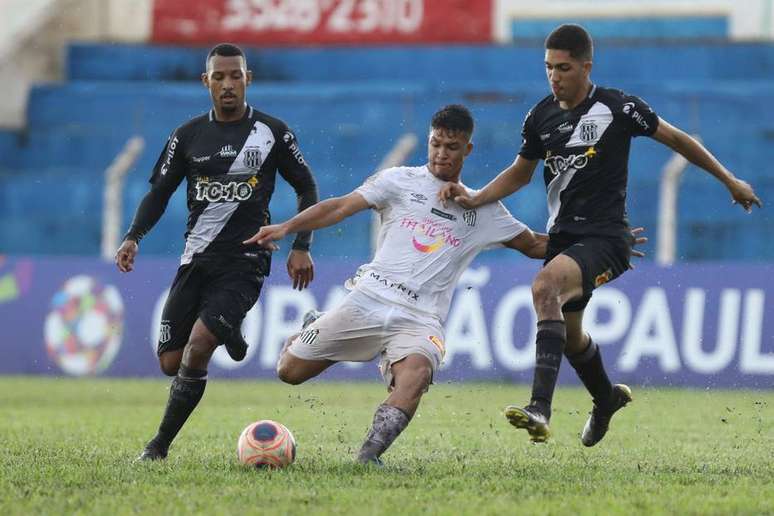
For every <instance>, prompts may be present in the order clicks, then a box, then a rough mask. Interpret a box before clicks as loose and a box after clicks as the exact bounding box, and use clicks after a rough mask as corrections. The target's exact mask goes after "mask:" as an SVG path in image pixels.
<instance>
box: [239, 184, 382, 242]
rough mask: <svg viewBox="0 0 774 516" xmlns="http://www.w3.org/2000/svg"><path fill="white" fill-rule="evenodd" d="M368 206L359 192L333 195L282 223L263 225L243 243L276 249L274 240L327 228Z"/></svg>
mask: <svg viewBox="0 0 774 516" xmlns="http://www.w3.org/2000/svg"><path fill="white" fill-rule="evenodd" d="M367 208H369V205H368V203H367V202H366V200H365V199H364V198H363V196H362V195H360V194H359V193H357V192H352V193H349V194H347V195H344V196H342V197H333V198H331V199H326V200H324V201H322V202H318V203H317V204H315V205H314V206H312V207H310V208H307V209H305V210H304V211H302V212H301V213H299V214H298V215H296V216H295V217H293V218H292V219H290V220H288V221H286V222H283V223H282V224H273V225H271V226H264V227H262V228H261V229H260V231H258V233H256V234H255V235H253V236H252V237H251V238H249V239H247V240H245V241H244V242H243V243H244V244H258V245H260V246H263V247H267V248H270V249H273V250H276V249H278V247H277V245H276V244H274V243H273V242H274V241H276V240H282V239H283V238H284V237H285V235H287V234H289V233H298V232H299V231H312V230H315V229H320V228H327V227H328V226H333V225H334V224H337V223H339V222H341V221H342V220H344V219H346V218H347V217H349V216H351V215H354V214H355V213H357V212H359V211H362V210H365V209H367Z"/></svg>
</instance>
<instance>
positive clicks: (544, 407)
mask: <svg viewBox="0 0 774 516" xmlns="http://www.w3.org/2000/svg"><path fill="white" fill-rule="evenodd" d="M537 327H538V332H537V344H536V346H535V376H534V378H533V380H532V400H531V402H530V404H531V405H533V406H535V407H537V408H538V409H539V410H540V411H541V412H542V413H543V415H544V416H546V419H550V418H551V401H552V400H553V398H554V388H555V387H556V380H557V378H558V377H559V366H560V365H561V364H562V355H563V354H564V344H565V341H566V339H567V337H566V330H565V326H564V321H556V320H544V321H539V322H538V325H537Z"/></svg>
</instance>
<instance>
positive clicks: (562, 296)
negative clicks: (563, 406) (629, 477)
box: [440, 25, 760, 446]
mask: <svg viewBox="0 0 774 516" xmlns="http://www.w3.org/2000/svg"><path fill="white" fill-rule="evenodd" d="M545 47H546V52H545V67H546V74H547V77H548V82H549V85H550V87H551V94H550V95H548V96H547V97H545V98H544V99H543V100H541V101H540V102H538V103H537V104H536V105H535V107H533V108H532V110H530V112H529V113H528V114H527V117H526V120H525V121H524V125H523V129H522V136H523V143H522V146H521V149H520V150H519V154H518V156H517V157H516V160H515V161H514V163H513V164H512V165H511V166H510V167H508V168H507V169H505V170H504V171H503V172H502V173H500V175H498V176H497V177H496V178H495V179H494V180H492V181H491V182H490V183H489V184H488V185H487V186H486V187H485V188H483V189H482V190H481V191H479V192H477V193H475V194H471V193H470V192H468V191H466V190H465V189H463V188H461V187H460V186H458V185H454V184H448V185H445V187H444V188H443V189H442V191H441V193H440V195H441V198H443V199H454V200H455V201H456V202H457V203H458V204H459V205H460V206H461V207H464V208H467V209H475V208H479V207H481V206H485V205H487V204H488V203H491V202H497V201H498V200H499V199H502V198H503V197H506V196H508V195H510V194H512V193H513V192H515V191H517V190H518V189H519V188H521V187H522V186H524V185H526V184H527V183H529V181H530V180H531V178H532V175H533V173H534V171H535V168H536V166H537V164H538V161H540V160H543V164H544V167H543V178H544V180H545V184H546V190H547V195H548V210H549V218H548V224H547V231H548V232H549V241H548V252H547V255H546V260H545V266H544V268H543V269H542V271H541V272H540V273H539V274H538V275H537V277H536V278H535V280H534V282H533V284H532V293H533V301H534V306H535V311H536V312H537V316H538V332H537V349H536V366H535V371H534V379H533V386H532V398H531V400H530V402H529V404H528V405H527V406H525V407H519V406H515V405H514V406H509V407H507V408H506V411H505V413H506V417H507V418H508V419H509V421H510V422H511V424H513V425H514V426H516V427H517V428H523V429H526V430H527V432H528V433H529V435H530V437H531V439H532V441H535V442H543V441H545V440H546V439H547V438H548V437H549V435H550V431H549V420H550V417H551V401H552V399H553V393H554V387H555V386H556V380H557V375H558V373H559V365H560V364H561V360H562V355H565V356H566V357H567V359H568V360H569V362H570V364H571V365H572V366H573V368H574V369H575V371H576V372H577V374H578V376H579V377H580V379H581V381H582V382H583V384H584V385H585V386H586V388H587V389H588V391H589V393H590V394H591V396H592V399H593V404H594V405H593V408H592V412H591V416H590V417H589V419H588V420H587V421H586V424H585V426H584V428H583V431H582V434H581V441H582V443H583V444H584V445H585V446H594V445H595V444H597V443H598V442H599V441H600V440H601V439H602V438H603V437H604V436H605V433H606V432H607V430H608V426H609V423H610V419H611V417H612V416H613V414H614V413H615V412H616V411H618V410H619V409H620V408H622V407H623V406H625V405H626V404H627V403H628V402H629V401H631V390H630V389H629V387H628V386H626V385H620V384H619V385H613V384H612V383H611V382H610V380H609V378H608V375H607V373H606V372H605V368H604V366H603V364H602V358H601V355H600V352H599V348H598V347H597V345H596V344H595V343H594V341H593V340H592V339H591V336H590V335H588V334H587V333H586V332H584V330H583V325H582V321H583V311H584V309H585V307H586V305H587V304H588V302H589V299H590V298H591V294H592V291H593V290H594V289H595V288H597V287H599V286H601V285H603V284H605V283H607V282H609V281H612V280H613V279H615V278H617V277H618V276H619V275H621V274H623V273H624V272H625V271H626V269H627V268H628V267H629V257H630V255H631V249H632V239H631V235H630V231H629V223H628V219H627V215H626V186H627V175H628V161H629V147H630V145H631V140H632V138H634V137H636V136H648V137H651V138H653V139H655V140H656V141H658V142H660V143H662V144H664V145H666V146H668V147H670V148H671V149H673V150H674V151H675V152H678V153H680V154H682V155H683V156H684V157H685V158H686V159H687V160H688V161H690V162H691V163H693V164H695V165H697V166H699V167H700V168H702V169H704V170H705V171H707V172H708V173H710V174H711V175H712V176H714V177H715V178H716V179H718V180H719V181H720V182H722V183H723V184H724V186H725V187H726V188H727V189H728V191H729V193H730V195H731V198H732V199H733V201H734V203H738V204H740V205H741V207H742V208H744V209H745V210H746V211H748V212H749V211H751V209H752V206H753V205H757V206H759V207H760V200H759V199H758V197H757V196H756V195H755V192H754V191H753V189H752V187H751V186H750V185H749V184H747V183H746V182H744V181H742V180H740V179H738V178H737V177H735V176H734V174H732V173H731V172H730V171H729V170H728V169H727V168H726V167H724V166H723V165H722V164H721V163H720V162H719V161H718V160H717V159H716V158H715V157H714V156H713V155H712V154H711V153H710V152H709V151H707V149H705V148H704V146H702V144H701V143H699V142H698V141H697V140H695V139H694V138H692V137H691V136H689V135H688V134H686V133H685V132H683V131H681V130H680V129H678V128H676V127H674V126H672V125H671V124H669V123H668V122H666V121H665V120H663V119H662V118H660V117H659V116H658V115H657V114H656V113H655V112H654V111H653V110H652V109H651V108H650V106H648V104H646V103H645V101H643V100H642V99H640V98H639V97H636V96H633V95H628V94H626V93H624V92H622V91H620V90H616V89H610V88H603V87H600V86H597V85H595V84H593V83H592V82H591V79H590V73H591V68H592V58H593V44H592V41H591V36H589V34H588V33H587V32H586V30H585V29H584V28H583V27H580V26H579V25H562V26H560V27H558V28H557V29H555V30H554V31H553V32H552V33H551V34H550V35H549V36H548V38H547V39H546V44H545Z"/></svg>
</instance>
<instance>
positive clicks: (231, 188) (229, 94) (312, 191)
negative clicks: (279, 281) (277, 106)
mask: <svg viewBox="0 0 774 516" xmlns="http://www.w3.org/2000/svg"><path fill="white" fill-rule="evenodd" d="M251 79H252V73H251V72H250V71H249V70H248V69H247V62H246V59H245V55H244V53H243V52H242V50H241V49H240V48H239V47H236V46H234V45H230V44H226V43H224V44H219V45H217V46H215V47H214V48H213V49H212V50H211V51H210V53H209V54H208V56H207V61H206V72H205V73H203V74H202V82H203V84H204V86H205V87H206V88H207V89H208V90H209V92H210V96H211V98H212V109H211V110H210V111H209V112H208V113H205V114H203V115H201V116H198V117H196V118H194V119H192V120H190V121H189V122H186V123H185V124H183V125H181V126H180V127H178V128H177V129H175V131H174V132H173V133H172V135H171V136H170V137H169V140H168V141H167V144H166V146H165V147H164V150H163V151H162V152H161V156H159V159H158V162H157V163H156V166H155V167H154V170H153V174H152V176H151V179H150V183H151V185H152V186H151V189H150V191H149V192H148V193H147V194H146V195H145V197H144V198H143V199H142V201H141V202H140V205H139V207H138V208H137V213H136V215H135V217H134V221H133V222H132V225H131V227H130V229H129V231H128V232H127V234H126V236H125V237H124V242H123V243H122V244H121V247H120V248H119V249H118V252H117V253H116V264H117V265H118V268H119V270H121V271H122V272H130V271H131V270H132V269H133V266H134V260H135V257H136V255H137V252H138V249H139V247H138V244H139V242H140V240H141V239H142V237H143V236H144V235H145V234H147V233H148V231H150V230H151V228H152V227H153V226H154V225H155V224H156V222H158V220H159V218H161V215H162V214H163V213H164V210H165V208H166V206H167V203H168V201H169V198H170V197H171V196H172V194H173V193H174V191H175V190H176V189H177V187H178V186H179V185H180V183H181V182H182V181H183V179H186V180H187V187H186V191H187V196H188V210H189V216H188V225H187V231H186V234H185V249H184V251H183V254H182V256H181V259H180V268H179V269H178V271H177V275H176V276H175V279H174V281H173V283H172V287H171V289H170V292H169V297H168V298H167V302H166V304H165V305H164V311H163V314H162V321H161V328H160V331H159V342H158V356H159V364H160V366H161V370H162V371H163V372H164V373H165V374H167V375H169V376H174V379H173V380H172V385H171V387H170V390H169V401H168V403H167V407H166V411H165V412H164V416H163V418H162V421H161V425H160V426H159V429H158V432H157V434H156V436H155V437H153V439H151V440H150V442H148V444H147V445H146V447H145V449H144V450H143V452H142V454H141V455H140V457H139V460H158V459H164V458H166V456H167V452H168V449H169V446H170V444H171V443H172V440H173V439H174V438H175V436H176V435H177V433H178V432H179V431H180V429H181V428H182V426H183V425H184V424H185V421H186V420H187V419H188V416H190V414H191V412H193V410H194V409H195V408H196V405H197V404H198V403H199V401H200V400H201V398H202V395H203V394H204V388H205V385H206V383H207V368H208V365H209V362H210V358H211V357H212V354H213V353H214V351H215V349H216V348H217V346H218V345H220V344H222V343H223V344H225V345H226V350H227V351H228V353H229V355H230V356H231V358H232V359H234V360H237V361H238V360H242V359H244V357H245V354H246V351H247V344H246V343H245V342H244V339H243V338H242V335H241V332H240V326H241V323H242V320H243V319H244V317H245V314H247V312H248V311H249V310H250V308H252V306H253V305H254V304H255V303H256V301H257V300H258V296H259V294H260V291H261V287H262V285H263V280H264V277H265V276H267V275H268V274H269V270H270V264H271V253H270V252H269V251H266V250H262V249H258V248H256V247H255V246H250V247H248V246H246V245H244V244H242V241H243V240H245V239H246V238H248V237H250V236H252V235H253V234H255V232H256V231H258V229H259V228H261V227H262V226H264V225H266V224H269V223H270V222H271V220H270V214H269V201H270V200H271V195H272V193H273V191H274V185H275V181H276V175H277V172H279V174H280V175H281V176H282V178H283V179H284V180H285V181H287V182H288V183H290V185H291V186H292V187H293V189H294V190H295V192H296V196H297V201H298V209H299V211H302V210H304V209H306V208H308V207H309V206H312V205H313V204H315V203H316V202H317V200H318V197H317V186H316V184H315V181H314V178H313V176H312V173H311V171H310V170H309V167H308V166H307V164H306V162H305V161H304V157H303V155H302V154H301V151H300V149H299V146H298V143H297V141H296V138H295V135H294V134H293V132H291V131H290V129H288V127H287V125H285V123H284V122H283V121H281V120H279V119H277V118H274V117H272V116H269V115H267V114H265V113H262V112H260V111H258V110H257V109H255V108H254V107H252V106H250V105H248V104H247V103H246V101H245V90H246V88H247V86H248V85H249V84H250V81H251ZM310 242H311V233H310V232H305V233H300V234H298V236H297V238H296V239H295V241H294V243H293V246H292V250H291V252H290V254H289V256H288V261H287V270H288V274H289V275H290V277H291V279H292V280H293V286H294V288H297V289H299V290H301V289H304V288H306V287H307V286H308V285H309V283H310V282H311V281H312V279H313V278H314V263H313V262H312V258H311V255H310V254H309V245H310Z"/></svg>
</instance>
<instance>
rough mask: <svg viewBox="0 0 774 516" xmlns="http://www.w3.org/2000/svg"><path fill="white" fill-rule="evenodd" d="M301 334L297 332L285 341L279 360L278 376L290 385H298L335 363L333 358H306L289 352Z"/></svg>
mask: <svg viewBox="0 0 774 516" xmlns="http://www.w3.org/2000/svg"><path fill="white" fill-rule="evenodd" d="M299 335H300V334H296V335H293V336H291V337H290V338H288V340H287V341H285V346H283V348H282V351H281V352H280V357H279V360H278V361H277V378H279V379H280V380H282V381H283V382H285V383H289V384H290V385H298V384H301V383H304V382H305V381H307V380H309V379H311V378H314V377H315V376H317V375H319V374H320V373H322V372H323V371H325V370H326V369H328V368H329V367H330V366H332V365H333V364H335V363H336V362H334V361H333V360H327V359H319V360H316V359H304V358H299V357H297V356H295V355H294V354H293V353H291V352H288V348H289V347H290V345H291V344H292V343H293V341H294V340H296V339H297V338H298V336H299Z"/></svg>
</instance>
